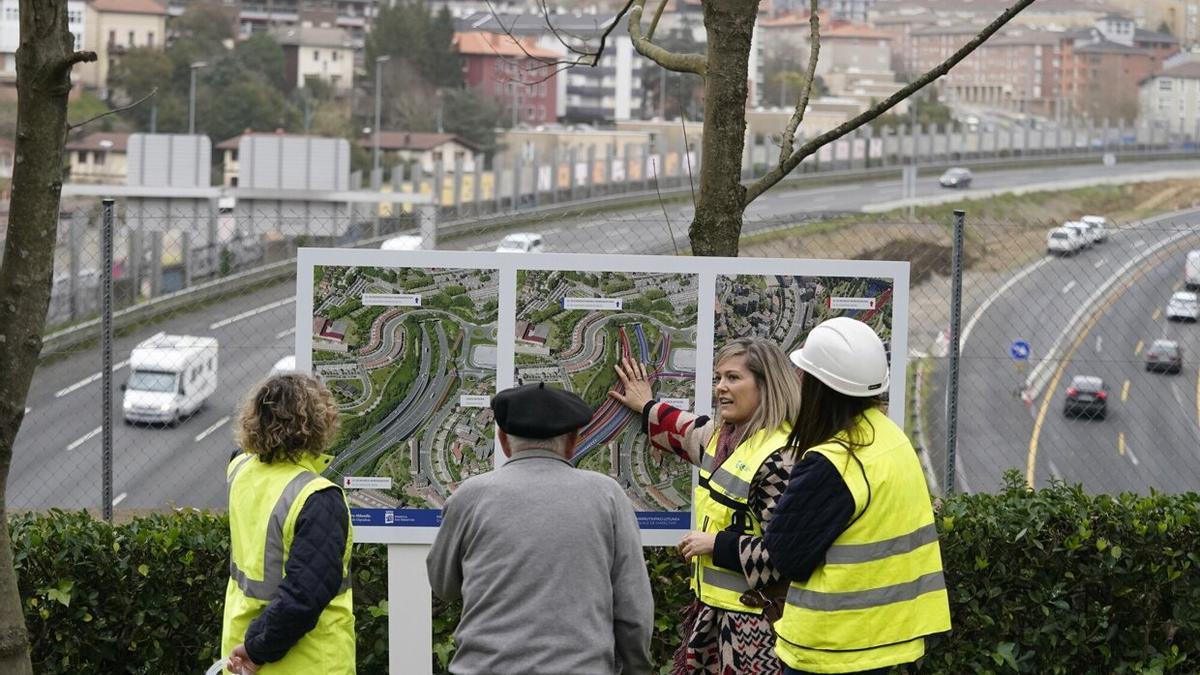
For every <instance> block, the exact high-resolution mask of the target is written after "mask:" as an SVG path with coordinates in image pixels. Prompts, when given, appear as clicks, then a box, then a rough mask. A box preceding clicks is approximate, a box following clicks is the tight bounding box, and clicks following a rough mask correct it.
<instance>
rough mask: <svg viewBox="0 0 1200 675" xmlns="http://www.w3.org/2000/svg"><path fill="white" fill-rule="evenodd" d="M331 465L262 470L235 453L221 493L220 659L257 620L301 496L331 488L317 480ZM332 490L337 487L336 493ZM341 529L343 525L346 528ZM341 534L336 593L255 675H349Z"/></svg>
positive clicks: (275, 580)
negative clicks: (224, 570)
mask: <svg viewBox="0 0 1200 675" xmlns="http://www.w3.org/2000/svg"><path fill="white" fill-rule="evenodd" d="M332 459H333V458H332V457H330V456H329V455H321V456H319V457H317V456H313V455H309V456H307V457H305V458H304V459H303V460H301V461H299V462H295V463H293V462H288V461H279V462H272V463H270V464H266V463H263V462H261V461H259V459H258V457H257V456H255V455H251V454H241V455H238V456H237V457H235V458H234V459H233V461H232V462H230V463H229V466H228V468H227V469H226V472H225V479H226V484H227V486H228V489H229V534H230V539H231V546H230V558H229V583H228V584H227V585H226V589H225V620H224V624H223V626H222V630H221V653H222V654H223V655H228V654H229V653H230V652H231V651H233V648H234V647H236V646H237V645H239V644H241V643H242V642H243V641H244V640H245V637H246V629H247V628H249V626H250V623H251V622H252V621H254V619H256V618H258V616H259V615H260V614H262V612H263V610H264V609H265V608H266V606H267V605H268V604H269V603H270V601H271V599H272V598H274V597H275V594H276V592H277V591H278V590H279V585H280V584H281V583H282V582H283V577H284V565H285V564H286V563H287V558H288V552H289V551H290V550H291V547H292V537H293V535H294V534H295V527H296V518H298V517H299V515H300V510H301V508H302V507H303V506H304V502H305V500H307V499H308V497H309V495H311V494H313V493H314V492H317V491H318V490H324V489H327V488H329V487H336V486H335V485H334V484H333V483H331V482H330V481H329V480H327V479H325V478H323V477H322V476H321V471H322V470H324V468H325V467H327V466H329V462H330V461H331V460H332ZM339 489H340V488H339ZM347 525H349V523H347ZM351 537H352V534H351V533H350V532H349V531H347V535H346V551H345V554H344V556H343V559H342V589H341V591H340V592H339V593H338V594H337V595H336V596H335V597H334V598H333V600H332V601H331V602H330V603H329V605H327V606H326V607H325V611H323V612H321V616H320V618H319V619H318V620H317V625H316V627H314V628H313V629H312V630H311V631H309V632H308V633H307V634H306V635H305V636H304V637H302V638H300V641H299V642H297V643H296V644H295V645H294V646H292V648H291V649H290V650H289V651H288V653H287V655H286V656H284V657H283V658H282V659H280V660H279V661H275V662H272V663H268V664H264V665H263V666H261V667H260V668H259V669H258V672H259V673H261V674H262V675H285V674H290V673H296V674H297V675H300V674H304V673H333V674H337V675H353V673H354V656H355V650H354V611H353V607H352V605H351V591H350V545H351Z"/></svg>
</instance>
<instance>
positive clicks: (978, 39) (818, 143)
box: [630, 0, 1034, 208]
mask: <svg viewBox="0 0 1200 675" xmlns="http://www.w3.org/2000/svg"><path fill="white" fill-rule="evenodd" d="M1033 2H1034V0H1017V2H1015V3H1014V4H1013V5H1012V6H1010V7H1009V8H1008V9H1006V10H1005V11H1004V13H1003V14H1001V15H1000V16H999V17H997V18H996V20H995V21H992V22H991V23H990V24H988V25H987V26H986V27H985V28H984V29H983V30H982V31H980V33H979V34H978V35H976V36H975V37H974V38H972V39H971V41H970V42H968V43H967V44H965V45H963V46H962V47H961V48H960V49H959V50H958V51H956V52H954V54H952V55H951V56H950V57H949V58H948V59H946V60H945V61H943V62H942V63H941V64H939V65H938V66H936V67H935V68H933V69H932V70H930V71H929V72H927V73H925V74H924V75H922V76H920V77H918V78H917V79H916V80H913V81H912V82H911V83H910V84H908V85H907V86H905V87H904V88H903V89H900V90H899V91H897V92H896V93H894V94H892V95H891V96H889V97H888V98H886V99H884V100H883V101H881V102H879V103H877V104H875V105H874V106H872V107H870V108H869V109H867V110H866V111H865V112H862V113H860V114H859V115H858V116H856V117H854V118H852V119H850V120H848V121H846V122H844V123H842V124H841V125H839V126H838V127H836V128H834V129H830V130H829V131H827V132H825V133H823V134H821V135H820V136H816V137H814V138H813V139H811V140H809V141H808V142H806V143H804V145H801V146H800V147H799V148H797V149H796V151H795V152H793V153H792V154H791V156H789V157H788V158H787V159H786V160H785V161H783V162H780V163H779V164H777V165H775V167H774V168H773V169H771V170H770V171H768V172H767V174H766V175H765V176H763V177H762V178H760V179H758V180H757V181H754V182H753V183H751V184H750V185H748V186H747V187H746V193H745V197H744V198H743V200H742V208H745V207H746V206H748V205H749V204H750V203H751V202H753V201H754V200H755V199H757V198H758V196H759V195H761V194H762V193H764V192H766V191H767V190H768V189H770V188H771V186H773V185H775V184H776V183H778V182H779V181H780V180H783V177H784V176H786V175H788V173H790V172H791V171H792V169H795V168H796V166H798V165H799V164H800V162H801V161H802V160H803V159H804V158H805V157H808V156H809V155H811V154H813V153H814V152H816V151H817V150H818V149H820V148H821V147H823V146H825V145H827V144H829V143H832V142H833V141H836V140H837V139H839V138H841V137H842V136H845V135H846V134H849V133H850V132H852V131H854V130H855V129H858V128H859V127H861V126H863V125H864V124H867V123H868V122H870V121H871V120H873V119H875V118H876V117H879V116H880V115H882V114H883V113H885V112H887V111H889V110H891V109H892V108H894V107H896V105H897V104H898V103H900V102H901V101H903V100H904V99H906V98H908V97H909V96H912V95H913V94H915V93H916V92H918V91H920V90H921V89H923V88H924V87H925V86H927V85H929V84H930V83H931V82H933V81H934V80H936V79H938V78H939V77H941V76H943V75H945V74H946V73H947V72H949V71H950V69H951V68H953V67H954V66H955V65H957V64H958V63H959V62H960V61H962V60H963V59H965V58H967V57H968V56H970V55H971V52H974V51H975V50H976V49H978V48H979V46H980V45H982V44H983V43H984V42H987V40H988V39H989V38H991V37H992V36H993V35H995V34H996V32H997V31H999V30H1000V29H1001V28H1003V27H1004V25H1005V24H1007V23H1008V22H1009V21H1011V20H1012V18H1013V17H1014V16H1016V15H1017V14H1019V13H1020V12H1021V10H1023V9H1025V8H1026V7H1028V6H1029V5H1032V4H1033ZM635 11H636V8H635ZM630 18H631V20H632V15H631V16H630Z"/></svg>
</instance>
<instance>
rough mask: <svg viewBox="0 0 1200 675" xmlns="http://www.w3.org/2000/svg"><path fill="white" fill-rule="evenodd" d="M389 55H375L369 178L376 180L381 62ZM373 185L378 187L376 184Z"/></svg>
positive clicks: (380, 112) (381, 91)
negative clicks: (373, 124)
mask: <svg viewBox="0 0 1200 675" xmlns="http://www.w3.org/2000/svg"><path fill="white" fill-rule="evenodd" d="M390 58H392V57H391V56H389V55H387V54H384V55H383V56H377V57H375V128H374V129H373V130H372V133H373V134H374V139H373V141H372V150H371V167H372V171H371V180H372V181H376V182H377V181H378V180H379V178H378V176H379V125H380V118H381V117H382V116H383V77H382V75H383V68H382V66H383V64H384V63H387V61H388V59H390ZM374 187H379V186H378V184H376V185H375V186H374Z"/></svg>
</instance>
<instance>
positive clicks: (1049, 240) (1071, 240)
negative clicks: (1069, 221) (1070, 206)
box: [1046, 227, 1083, 256]
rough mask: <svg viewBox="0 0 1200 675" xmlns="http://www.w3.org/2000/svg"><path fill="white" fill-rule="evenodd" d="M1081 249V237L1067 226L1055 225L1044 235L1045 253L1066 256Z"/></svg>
mask: <svg viewBox="0 0 1200 675" xmlns="http://www.w3.org/2000/svg"><path fill="white" fill-rule="evenodd" d="M1082 249H1083V239H1082V238H1081V237H1080V236H1079V232H1077V231H1076V230H1073V229H1071V228H1069V227H1056V228H1054V229H1052V230H1050V232H1049V233H1048V234H1047V235H1046V253H1050V254H1052V255H1053V254H1058V255H1062V256H1067V255H1072V254H1074V253H1078V252H1079V251H1080V250H1082Z"/></svg>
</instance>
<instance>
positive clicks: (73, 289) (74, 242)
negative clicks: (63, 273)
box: [67, 211, 87, 321]
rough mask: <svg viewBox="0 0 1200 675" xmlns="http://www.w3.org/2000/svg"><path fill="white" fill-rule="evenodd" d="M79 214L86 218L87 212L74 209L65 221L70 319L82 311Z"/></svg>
mask: <svg viewBox="0 0 1200 675" xmlns="http://www.w3.org/2000/svg"><path fill="white" fill-rule="evenodd" d="M80 216H83V218H84V219H86V218H87V214H85V213H84V212H83V211H76V212H74V213H72V214H71V218H70V220H69V221H68V222H67V227H68V228H69V230H68V239H69V241H70V247H71V251H70V258H69V262H70V266H71V271H70V275H71V278H70V279H68V280H67V284H68V287H69V289H70V290H69V292H68V294H69V296H70V297H69V298H68V302H69V307H70V310H71V311H70V313H69V316H70V317H71V320H72V321H76V320H78V319H79V316H80V315H81V314H83V311H82V309H83V308H82V307H81V305H82V303H81V302H80V300H79V224H80V223H79V220H80Z"/></svg>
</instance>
